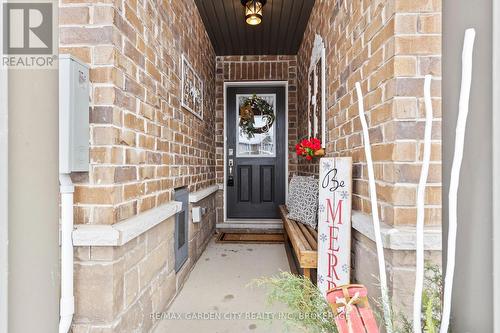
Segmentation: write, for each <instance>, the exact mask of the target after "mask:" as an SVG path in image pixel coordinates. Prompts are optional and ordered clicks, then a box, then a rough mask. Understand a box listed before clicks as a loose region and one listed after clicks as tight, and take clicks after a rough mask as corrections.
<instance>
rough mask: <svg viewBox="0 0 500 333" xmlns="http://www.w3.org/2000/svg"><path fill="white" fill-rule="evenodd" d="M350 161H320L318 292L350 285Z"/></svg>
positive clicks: (324, 159) (334, 159) (324, 293)
mask: <svg viewBox="0 0 500 333" xmlns="http://www.w3.org/2000/svg"><path fill="white" fill-rule="evenodd" d="M351 192H352V158H350V157H337V158H322V159H321V162H320V172H319V206H318V207H319V212H318V288H319V289H320V291H321V292H322V294H323V295H326V292H327V291H328V290H329V289H331V288H335V287H338V286H342V285H345V284H348V283H350V271H351Z"/></svg>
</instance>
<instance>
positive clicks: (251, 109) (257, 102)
mask: <svg viewBox="0 0 500 333" xmlns="http://www.w3.org/2000/svg"><path fill="white" fill-rule="evenodd" d="M256 113H257V114H260V115H262V118H263V120H264V121H265V125H264V126H261V127H255V114H256ZM274 119H275V115H274V110H273V107H272V106H271V105H270V104H269V103H268V102H266V100H264V99H263V98H261V97H258V96H257V95H255V94H254V95H252V97H248V98H247V99H245V100H244V101H243V103H242V104H241V106H240V128H241V129H242V130H243V133H245V134H246V135H247V137H248V138H253V137H254V136H255V134H263V133H267V132H268V131H269V129H270V128H271V127H272V126H273V123H274Z"/></svg>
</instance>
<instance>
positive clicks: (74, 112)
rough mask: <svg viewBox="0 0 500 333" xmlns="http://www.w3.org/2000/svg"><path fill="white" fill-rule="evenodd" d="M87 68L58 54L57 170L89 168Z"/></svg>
mask: <svg viewBox="0 0 500 333" xmlns="http://www.w3.org/2000/svg"><path fill="white" fill-rule="evenodd" d="M89 89H90V83H89V68H88V66H87V65H85V64H84V63H83V62H81V61H80V60H78V59H76V58H74V57H72V56H70V55H60V56H59V173H71V172H79V171H80V172H81V171H85V172H88V171H89V139H90V133H89V98H90V91H89Z"/></svg>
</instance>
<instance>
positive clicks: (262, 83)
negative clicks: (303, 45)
mask: <svg viewBox="0 0 500 333" xmlns="http://www.w3.org/2000/svg"><path fill="white" fill-rule="evenodd" d="M252 86H273V87H285V147H286V149H285V199H287V197H288V164H289V156H288V155H289V152H288V150H289V147H288V145H289V142H288V134H289V133H288V130H289V129H288V81H238V82H235V81H231V82H224V91H223V94H224V119H223V122H224V123H223V127H224V183H223V184H222V188H223V190H224V197H223V199H224V200H223V201H224V222H227V221H228V219H227V200H226V194H227V191H226V184H227V179H226V178H227V177H226V166H227V163H226V161H227V126H226V116H227V94H226V91H227V88H228V87H252ZM248 222H249V223H252V222H254V221H253V220H251V219H249V220H248Z"/></svg>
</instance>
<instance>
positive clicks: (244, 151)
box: [235, 94, 276, 157]
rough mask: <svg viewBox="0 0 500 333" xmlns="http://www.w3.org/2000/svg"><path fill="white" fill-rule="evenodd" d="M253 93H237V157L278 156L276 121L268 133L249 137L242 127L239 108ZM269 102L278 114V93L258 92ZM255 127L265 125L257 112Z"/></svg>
mask: <svg viewBox="0 0 500 333" xmlns="http://www.w3.org/2000/svg"><path fill="white" fill-rule="evenodd" d="M251 96H252V95H251V94H241V95H240V94H238V95H236V112H237V113H238V116H237V117H235V118H236V157H275V156H276V131H275V123H274V124H273V125H272V126H271V128H270V129H269V131H268V132H267V133H263V134H255V136H254V137H252V138H249V137H248V136H247V135H246V134H245V133H244V132H243V130H242V129H241V128H240V126H239V123H240V117H239V110H240V107H241V105H242V104H243V102H244V101H245V99H247V98H248V97H251ZM257 96H259V97H261V98H263V99H264V100H265V101H266V102H268V103H269V104H270V105H271V106H272V107H273V111H274V115H276V94H257ZM254 116H255V127H261V126H263V125H265V121H264V120H263V117H262V115H260V114H255V115H254Z"/></svg>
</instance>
